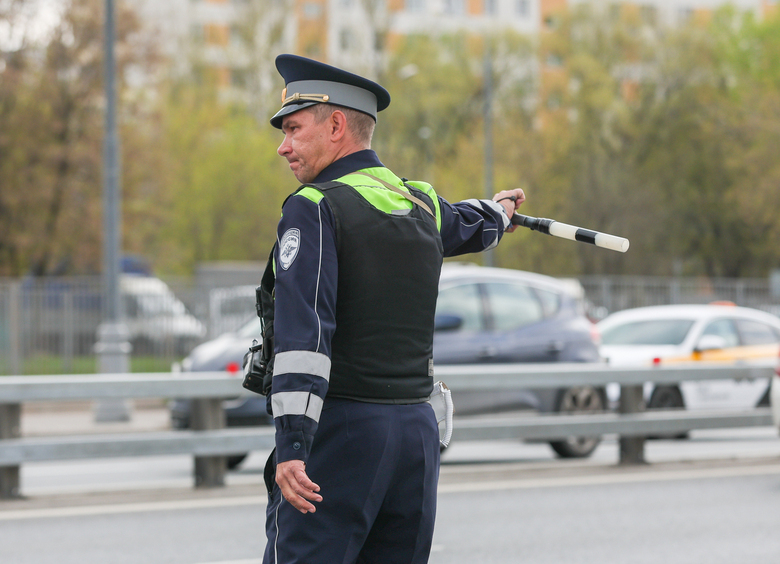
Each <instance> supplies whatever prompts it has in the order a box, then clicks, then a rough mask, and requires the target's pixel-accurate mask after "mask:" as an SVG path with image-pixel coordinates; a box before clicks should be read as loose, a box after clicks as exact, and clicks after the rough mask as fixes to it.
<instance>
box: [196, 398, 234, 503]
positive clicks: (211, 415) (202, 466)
mask: <svg viewBox="0 0 780 564" xmlns="http://www.w3.org/2000/svg"><path fill="white" fill-rule="evenodd" d="M190 417H191V424H190V428H191V429H192V430H194V431H206V430H213V429H224V428H225V411H224V410H223V409H222V400H221V399H215V398H196V399H193V400H192V412H191V414H190ZM226 471H227V459H226V458H225V457H224V456H196V457H195V487H196V488H216V487H220V486H224V485H225V472H226Z"/></svg>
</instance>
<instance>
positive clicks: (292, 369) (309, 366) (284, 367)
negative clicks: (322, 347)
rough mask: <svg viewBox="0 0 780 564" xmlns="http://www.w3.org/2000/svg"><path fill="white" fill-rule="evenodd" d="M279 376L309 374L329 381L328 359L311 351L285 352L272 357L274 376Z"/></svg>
mask: <svg viewBox="0 0 780 564" xmlns="http://www.w3.org/2000/svg"><path fill="white" fill-rule="evenodd" d="M281 374H311V375H313V376H319V377H320V378H325V379H326V380H330V359H329V358H328V357H327V355H324V354H322V353H318V352H312V351H286V352H280V353H277V354H276V356H275V357H274V376H279V375H281Z"/></svg>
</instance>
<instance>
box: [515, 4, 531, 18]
mask: <svg viewBox="0 0 780 564" xmlns="http://www.w3.org/2000/svg"><path fill="white" fill-rule="evenodd" d="M515 8H516V10H517V15H518V16H521V17H523V18H527V17H528V16H530V15H531V0H515Z"/></svg>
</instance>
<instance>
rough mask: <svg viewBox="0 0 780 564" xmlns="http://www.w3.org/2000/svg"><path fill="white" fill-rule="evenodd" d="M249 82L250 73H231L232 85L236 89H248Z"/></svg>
mask: <svg viewBox="0 0 780 564" xmlns="http://www.w3.org/2000/svg"><path fill="white" fill-rule="evenodd" d="M248 82H249V73H248V72H247V71H246V70H244V69H233V70H232V71H230V85H231V86H233V87H234V88H246V85H247V83H248Z"/></svg>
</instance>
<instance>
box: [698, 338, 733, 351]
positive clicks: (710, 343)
mask: <svg viewBox="0 0 780 564" xmlns="http://www.w3.org/2000/svg"><path fill="white" fill-rule="evenodd" d="M725 348H726V339H724V338H723V337H721V336H720V335H703V336H702V338H701V339H699V342H698V343H697V345H696V351H698V352H703V351H716V350H720V349H725Z"/></svg>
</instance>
